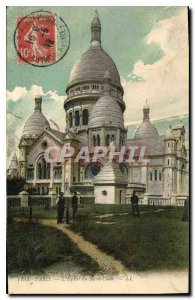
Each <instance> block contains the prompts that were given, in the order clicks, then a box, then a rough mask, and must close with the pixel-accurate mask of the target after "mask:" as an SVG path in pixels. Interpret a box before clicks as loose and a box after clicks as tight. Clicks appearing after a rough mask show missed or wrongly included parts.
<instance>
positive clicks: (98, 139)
mask: <svg viewBox="0 0 195 300" xmlns="http://www.w3.org/2000/svg"><path fill="white" fill-rule="evenodd" d="M97 145H98V146H100V136H99V134H98V135H97Z"/></svg>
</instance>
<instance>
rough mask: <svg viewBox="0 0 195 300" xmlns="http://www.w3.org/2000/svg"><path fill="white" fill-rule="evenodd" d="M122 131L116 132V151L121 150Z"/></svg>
mask: <svg viewBox="0 0 195 300" xmlns="http://www.w3.org/2000/svg"><path fill="white" fill-rule="evenodd" d="M120 146H121V145H120V129H119V128H117V131H116V149H117V150H119V149H120Z"/></svg>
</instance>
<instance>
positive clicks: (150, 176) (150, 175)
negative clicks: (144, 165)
mask: <svg viewBox="0 0 195 300" xmlns="http://www.w3.org/2000/svg"><path fill="white" fill-rule="evenodd" d="M150 181H152V172H151V173H150Z"/></svg>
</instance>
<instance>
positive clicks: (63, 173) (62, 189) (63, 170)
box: [61, 161, 65, 193]
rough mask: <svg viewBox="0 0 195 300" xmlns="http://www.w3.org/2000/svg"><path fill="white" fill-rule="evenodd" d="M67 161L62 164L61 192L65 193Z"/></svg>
mask: <svg viewBox="0 0 195 300" xmlns="http://www.w3.org/2000/svg"><path fill="white" fill-rule="evenodd" d="M64 183H65V161H63V162H62V186H61V191H62V192H63V193H64V192H65V186H64Z"/></svg>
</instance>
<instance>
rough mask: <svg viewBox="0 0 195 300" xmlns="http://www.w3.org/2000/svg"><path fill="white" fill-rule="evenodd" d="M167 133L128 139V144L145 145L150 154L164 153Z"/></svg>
mask: <svg viewBox="0 0 195 300" xmlns="http://www.w3.org/2000/svg"><path fill="white" fill-rule="evenodd" d="M164 140H165V135H160V136H157V137H153V138H140V139H128V140H127V142H126V145H127V146H138V147H139V146H145V147H146V152H147V154H148V155H163V154H164V150H165V143H164Z"/></svg>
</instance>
